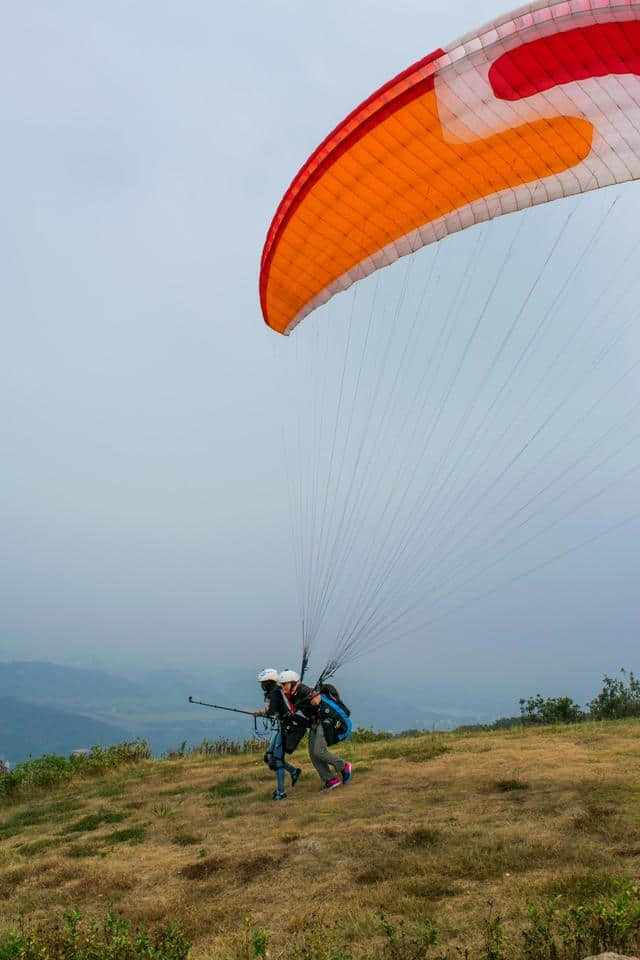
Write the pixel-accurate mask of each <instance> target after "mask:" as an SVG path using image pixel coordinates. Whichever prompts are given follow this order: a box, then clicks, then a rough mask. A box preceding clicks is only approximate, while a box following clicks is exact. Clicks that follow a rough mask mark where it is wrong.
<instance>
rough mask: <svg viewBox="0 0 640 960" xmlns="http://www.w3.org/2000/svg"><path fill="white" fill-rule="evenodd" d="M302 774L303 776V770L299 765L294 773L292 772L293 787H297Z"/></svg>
mask: <svg viewBox="0 0 640 960" xmlns="http://www.w3.org/2000/svg"><path fill="white" fill-rule="evenodd" d="M301 776H302V770H301V769H300V767H298V768H297V769H296V770H294V771H293V773H292V774H291V786H292V787H295V785H296V783H297V782H298V780H299V779H300V777H301Z"/></svg>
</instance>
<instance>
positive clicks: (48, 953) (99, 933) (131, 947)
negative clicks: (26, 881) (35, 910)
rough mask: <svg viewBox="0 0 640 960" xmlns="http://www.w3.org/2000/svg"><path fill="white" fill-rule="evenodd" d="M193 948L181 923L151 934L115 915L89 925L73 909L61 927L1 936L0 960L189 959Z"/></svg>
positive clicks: (35, 929)
mask: <svg viewBox="0 0 640 960" xmlns="http://www.w3.org/2000/svg"><path fill="white" fill-rule="evenodd" d="M190 946H191V944H190V943H189V941H188V940H187V939H186V937H185V935H184V933H183V931H182V929H181V928H180V926H179V925H178V924H173V923H171V924H169V925H168V926H166V927H163V928H162V929H160V930H158V931H157V932H155V933H150V932H149V931H148V930H147V929H146V928H145V927H143V926H137V927H134V926H132V924H131V923H130V922H129V921H128V920H122V919H121V918H120V917H118V916H117V915H116V914H114V913H112V912H109V913H108V914H107V916H106V917H105V919H104V920H103V921H102V922H98V921H95V920H94V921H91V922H90V923H86V922H83V920H82V917H81V915H80V913H79V912H78V911H77V910H73V911H71V912H70V913H65V914H64V915H63V918H62V923H60V924H56V925H51V924H49V925H47V926H46V927H45V926H35V925H31V926H27V927H25V926H22V928H21V929H19V930H15V931H13V932H12V933H9V934H8V935H6V934H5V935H4V936H0V960H77V958H82V960H105V958H107V957H108V958H109V960H186V957H187V955H188V953H189V949H190Z"/></svg>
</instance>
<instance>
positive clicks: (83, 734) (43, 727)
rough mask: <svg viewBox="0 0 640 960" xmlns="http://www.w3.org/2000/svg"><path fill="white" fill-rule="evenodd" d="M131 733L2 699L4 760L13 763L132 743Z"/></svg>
mask: <svg viewBox="0 0 640 960" xmlns="http://www.w3.org/2000/svg"><path fill="white" fill-rule="evenodd" d="M132 737H133V735H132V734H131V732H130V731H127V730H125V729H124V728H123V727H119V726H115V725H114V724H110V723H104V722H103V721H101V720H95V719H93V718H92V717H85V716H82V715H81V714H77V713H70V712H68V711H65V710H60V709H57V708H56V707H49V706H41V705H39V704H35V703H29V702H27V701H24V700H19V699H17V698H16V697H0V759H3V760H6V761H9V763H10V764H12V765H13V764H15V763H19V762H20V761H22V760H26V759H27V758H28V757H29V756H33V757H39V756H41V755H42V754H44V753H60V754H65V755H66V754H69V753H71V752H72V750H80V749H84V748H88V747H92V746H94V745H95V744H100V746H108V745H109V744H112V743H118V742H120V741H122V740H130V739H132Z"/></svg>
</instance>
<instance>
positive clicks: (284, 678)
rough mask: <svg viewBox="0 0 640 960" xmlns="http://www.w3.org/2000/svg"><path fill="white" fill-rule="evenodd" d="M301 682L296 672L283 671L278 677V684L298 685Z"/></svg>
mask: <svg viewBox="0 0 640 960" xmlns="http://www.w3.org/2000/svg"><path fill="white" fill-rule="evenodd" d="M299 681H300V674H299V673H296V671H295V670H283V671H282V673H281V674H280V675H279V676H278V683H298V682H299Z"/></svg>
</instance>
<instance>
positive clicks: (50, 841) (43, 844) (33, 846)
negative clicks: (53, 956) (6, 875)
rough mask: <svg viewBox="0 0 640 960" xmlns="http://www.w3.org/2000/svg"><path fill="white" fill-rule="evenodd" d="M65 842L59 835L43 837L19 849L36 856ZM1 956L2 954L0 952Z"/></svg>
mask: <svg viewBox="0 0 640 960" xmlns="http://www.w3.org/2000/svg"><path fill="white" fill-rule="evenodd" d="M63 843H64V840H61V839H60V838H59V837H43V838H42V839H40V840H32V841H31V843H21V844H20V845H19V847H18V848H17V849H18V852H19V853H20V854H22V856H23V857H36V856H38V854H40V853H43V851H45V850H51V849H53V848H54V847H59V846H60V845H61V844H63ZM1 957H2V954H0V958H1Z"/></svg>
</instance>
